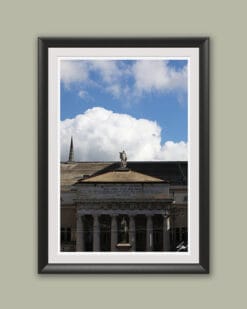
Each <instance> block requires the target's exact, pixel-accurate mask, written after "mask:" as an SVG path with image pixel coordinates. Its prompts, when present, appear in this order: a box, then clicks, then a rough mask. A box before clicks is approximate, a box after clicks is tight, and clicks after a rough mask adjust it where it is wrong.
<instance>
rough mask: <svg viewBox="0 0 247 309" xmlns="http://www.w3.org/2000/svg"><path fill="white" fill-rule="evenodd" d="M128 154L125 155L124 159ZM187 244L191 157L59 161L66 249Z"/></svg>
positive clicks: (166, 248) (158, 248)
mask: <svg viewBox="0 0 247 309" xmlns="http://www.w3.org/2000/svg"><path fill="white" fill-rule="evenodd" d="M126 159H127V158H126ZM182 242H183V243H184V244H187V162H128V164H127V160H125V159H124V158H123V157H122V158H121V162H74V161H73V153H72V154H71V153H70V159H69V161H68V162H63V163H61V250H62V251H176V250H177V246H178V245H179V244H181V243H182Z"/></svg>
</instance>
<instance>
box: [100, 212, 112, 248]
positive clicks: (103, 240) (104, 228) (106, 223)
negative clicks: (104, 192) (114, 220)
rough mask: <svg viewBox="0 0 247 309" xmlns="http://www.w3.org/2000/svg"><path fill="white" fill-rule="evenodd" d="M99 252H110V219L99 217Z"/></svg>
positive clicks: (105, 216) (103, 216)
mask: <svg viewBox="0 0 247 309" xmlns="http://www.w3.org/2000/svg"><path fill="white" fill-rule="evenodd" d="M99 222H100V251H111V217H110V216H107V215H102V216H100V219H99Z"/></svg>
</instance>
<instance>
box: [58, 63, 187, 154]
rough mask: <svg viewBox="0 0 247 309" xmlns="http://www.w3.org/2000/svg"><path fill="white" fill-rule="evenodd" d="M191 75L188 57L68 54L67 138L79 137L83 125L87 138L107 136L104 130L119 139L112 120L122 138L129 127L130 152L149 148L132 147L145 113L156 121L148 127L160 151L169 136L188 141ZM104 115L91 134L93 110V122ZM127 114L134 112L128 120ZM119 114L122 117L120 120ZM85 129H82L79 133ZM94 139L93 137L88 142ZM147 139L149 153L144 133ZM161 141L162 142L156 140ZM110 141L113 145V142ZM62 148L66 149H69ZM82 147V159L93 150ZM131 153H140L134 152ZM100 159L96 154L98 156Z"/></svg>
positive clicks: (64, 74) (63, 92) (64, 67)
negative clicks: (88, 57) (115, 57)
mask: <svg viewBox="0 0 247 309" xmlns="http://www.w3.org/2000/svg"><path fill="white" fill-rule="evenodd" d="M187 79H188V78H187V61H186V60H170V61H165V60H90V61H88V60H70V61H66V60H63V61H62V63H61V82H60V100H61V110H60V111H61V130H63V128H64V126H65V127H66V130H67V133H66V132H63V134H62V138H63V139H65V140H66V143H67V141H68V138H69V135H73V136H75V138H76V136H77V135H78V136H77V139H78V142H79V140H80V139H81V136H80V137H79V131H80V129H81V128H82V127H83V128H84V132H87V136H84V139H85V138H86V139H87V138H88V139H90V138H93V139H94V142H95V140H96V138H97V136H98V139H102V137H101V135H100V134H101V133H102V130H104V131H105V134H108V135H109V141H111V142H112V143H114V138H113V137H112V136H111V133H109V132H112V131H111V128H110V126H113V129H114V130H116V133H117V134H118V136H119V137H120V138H121V136H122V132H125V135H124V136H123V137H122V140H126V138H125V137H126V132H127V130H128V132H129V133H128V134H129V139H130V140H129V141H126V142H125V143H124V144H125V145H123V147H127V148H128V147H129V152H130V153H138V151H140V153H143V152H144V148H143V149H142V150H141V149H135V152H134V149H132V148H133V147H134V146H133V143H134V141H135V138H136V137H134V132H132V133H131V130H132V128H133V126H135V123H136V124H137V126H138V129H139V128H140V130H141V131H142V130H144V131H145V125H144V127H142V128H141V127H140V126H141V125H143V124H142V123H141V121H140V119H143V120H145V121H147V124H148V125H149V124H150V125H151V127H150V129H149V130H151V131H152V130H154V131H153V133H152V134H153V136H154V135H156V137H157V140H156V141H155V146H154V148H155V147H157V149H158V148H159V147H160V151H163V150H164V149H163V148H164V147H165V144H166V142H168V141H170V142H172V143H174V145H175V144H176V145H178V143H181V142H183V143H184V144H187V139H188V137H187V135H188V129H187V128H188V121H187V118H188V94H187ZM97 108H98V109H97ZM107 113H108V114H107ZM106 114H107V115H108V116H107V117H108V118H107V119H108V120H107V122H106V120H105V119H106V118H105V117H106ZM96 115H97V116H96ZM101 115H102V123H103V122H104V126H103V124H100V126H101V129H99V130H101V133H100V132H96V131H95V132H94V133H93V135H92V134H91V135H90V134H89V133H88V132H91V131H92V130H90V128H89V127H88V126H89V124H88V121H89V120H88V119H89V116H90V119H91V125H92V124H93V123H94V122H92V121H96V118H97V121H98V122H100V123H101ZM124 115H128V116H129V118H128V120H126V119H127V118H126V117H125V118H124ZM68 119H70V120H71V121H72V122H71V121H70V122H69V123H70V125H69V127H68ZM114 119H118V123H119V126H118V125H116V124H115V120H114ZM123 119H125V121H123ZM97 121H96V122H95V123H96V125H95V126H97ZM130 122H131V123H132V125H131V126H130ZM120 123H122V124H121V127H120ZM107 124H109V128H108V127H107ZM148 125H147V126H148ZM125 126H126V127H125ZM83 134H84V133H83V132H80V135H83ZM123 134H124V133H123ZM90 136H91V137H90ZM150 138H151V137H150ZM89 142H90V141H89V140H88V144H89ZM143 142H144V143H145V142H146V143H147V145H146V148H145V149H146V150H145V151H146V152H147V153H149V148H148V147H151V144H152V141H150V140H146V139H145V138H143ZM96 143H97V142H96ZM157 143H159V144H160V145H159V146H157V145H156V144H157ZM184 144H183V146H184ZM148 145H149V146H148ZM167 145H168V144H167ZM105 146H106V147H110V148H111V145H107V144H106V145H105ZM143 147H144V146H143ZM162 147H163V148H162ZM174 147H175V146H174ZM176 147H177V146H176ZM166 148H167V147H166ZM162 149H163V150H162ZM61 151H62V152H64V151H65V149H61ZM92 151H93V149H92ZM79 152H80V155H79V154H78V156H79V158H78V159H79V160H84V159H87V158H88V157H89V156H92V154H91V155H90V154H89V153H88V154H86V153H85V151H84V152H83V150H81V151H78V153H79ZM151 152H152V151H150V160H152V159H155V158H156V159H157V158H159V159H160V158H162V156H160V155H159V154H158V152H159V150H157V151H156V152H157V153H156V154H154V153H153V152H152V154H151ZM175 153H176V151H175ZM132 156H133V159H135V155H132ZM176 156H177V157H176ZM62 157H64V158H65V157H66V156H65V154H63V153H62ZM100 157H103V158H104V157H105V158H106V159H110V157H109V156H108V155H106V154H105V153H104V150H102V152H101V153H100V152H99V158H100ZM139 157H140V156H139ZM141 157H142V156H141ZM164 157H166V156H164ZM168 157H169V158H170V156H168ZM171 158H172V157H171ZM183 158H184V156H183ZM96 159H97V156H96V158H94V160H96ZM144 159H145V158H144ZM176 159H179V156H178V155H177V154H176V155H175V156H174V160H176Z"/></svg>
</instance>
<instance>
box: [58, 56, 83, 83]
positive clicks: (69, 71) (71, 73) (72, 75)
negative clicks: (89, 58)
mask: <svg viewBox="0 0 247 309" xmlns="http://www.w3.org/2000/svg"><path fill="white" fill-rule="evenodd" d="M60 78H61V81H62V82H63V83H64V85H65V86H66V87H70V85H71V84H72V83H82V82H85V81H86V80H87V79H88V64H87V62H85V61H72V60H71V61H61V76H60Z"/></svg>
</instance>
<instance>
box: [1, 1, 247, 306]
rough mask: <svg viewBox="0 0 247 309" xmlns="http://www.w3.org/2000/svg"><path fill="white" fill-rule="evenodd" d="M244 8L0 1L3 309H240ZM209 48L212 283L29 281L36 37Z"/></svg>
mask: <svg viewBox="0 0 247 309" xmlns="http://www.w3.org/2000/svg"><path fill="white" fill-rule="evenodd" d="M244 3H245V1H244V0H243V1H241V0H235V1H213V0H207V1H205V0H204V1H199V0H186V1H165V0H160V1H159V0H153V1H133V0H132V1H131V0H125V1H118V0H104V1H96V0H91V1H89V0H81V1H76V0H70V1H61V0H60V1H57V0H54V1H51V0H50V1H48V0H42V1H35V0H33V1H31V0H30V1H28V0H22V1H10V0H8V1H7V0H3V1H1V9H0V15H1V16H0V24H1V25H0V32H1V36H0V41H1V49H0V51H1V57H0V74H1V91H0V108H1V112H0V117H1V121H0V126H1V127H0V134H1V152H0V153H1V167H0V173H1V177H0V179H1V186H0V187H1V194H0V205H1V216H0V220H1V224H0V228H1V264H0V265H1V266H0V267H1V272H0V278H1V279H0V280H1V281H2V283H3V286H2V288H1V294H2V296H1V298H0V302H1V303H2V302H4V305H1V307H2V308H19V307H24V306H25V308H73V307H78V308H126V307H129V308H135V307H136V308H168V307H169V308H181V307H182V308H217V307H218V308H219V307H220V308H232V307H233V306H234V307H235V308H236V307H237V308H238V307H239V308H242V307H243V306H244V303H245V302H246V298H245V294H246V291H245V290H246V217H247V210H246V209H247V206H246V199H245V192H246V178H247V177H246V174H247V173H246V172H247V169H246V161H247V160H246V158H247V153H246V150H247V147H246V133H245V131H246V112H247V108H246V106H247V101H246V81H247V78H246V71H247V70H246V69H247V67H246V55H247V42H246V35H245V34H246V30H245V28H246V26H247V25H246V24H247V23H246V5H244ZM38 36H88V37H91V36H147V37H152V36H209V37H210V38H211V112H210V119H211V120H210V122H211V124H210V127H211V133H210V137H211V142H210V147H211V148H210V154H211V168H210V172H211V179H210V182H211V274H210V275H204V276H202V275H150V276H147V275H139V276H135V275H91V276H89V275H67V276H66V275H59V276H58V275H56V276H55V275H50V276H44V275H43V276H39V275H37V37H38Z"/></svg>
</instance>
